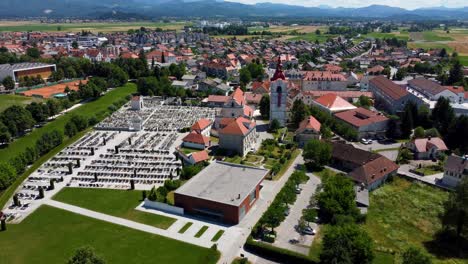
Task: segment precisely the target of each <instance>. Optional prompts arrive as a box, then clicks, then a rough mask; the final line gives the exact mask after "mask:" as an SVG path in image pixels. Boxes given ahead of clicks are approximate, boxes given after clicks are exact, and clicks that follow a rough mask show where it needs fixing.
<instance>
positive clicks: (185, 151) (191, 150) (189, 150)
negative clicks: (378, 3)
mask: <svg viewBox="0 0 468 264" xmlns="http://www.w3.org/2000/svg"><path fill="white" fill-rule="evenodd" d="M180 150H181V151H182V152H183V153H184V154H186V155H187V154H190V153H192V152H199V151H202V150H201V149H193V148H187V147H182V148H180Z"/></svg>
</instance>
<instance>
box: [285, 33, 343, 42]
mask: <svg viewBox="0 0 468 264" xmlns="http://www.w3.org/2000/svg"><path fill="white" fill-rule="evenodd" d="M334 37H336V36H335V35H328V34H322V35H317V34H315V33H306V34H304V35H298V36H295V37H292V38H290V39H288V40H305V41H310V42H315V41H316V40H318V41H319V42H320V43H325V42H326V41H327V39H329V38H334Z"/></svg>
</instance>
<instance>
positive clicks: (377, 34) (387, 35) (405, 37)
mask: <svg viewBox="0 0 468 264" xmlns="http://www.w3.org/2000/svg"><path fill="white" fill-rule="evenodd" d="M363 37H372V38H380V39H384V38H387V39H388V38H397V39H401V40H408V39H409V36H408V34H407V33H400V32H394V33H380V32H371V33H369V34H366V35H363Z"/></svg>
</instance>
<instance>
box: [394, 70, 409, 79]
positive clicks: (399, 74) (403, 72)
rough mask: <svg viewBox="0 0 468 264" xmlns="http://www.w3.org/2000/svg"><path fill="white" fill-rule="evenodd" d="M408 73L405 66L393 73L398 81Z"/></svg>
mask: <svg viewBox="0 0 468 264" xmlns="http://www.w3.org/2000/svg"><path fill="white" fill-rule="evenodd" d="M407 75H408V70H407V69H406V68H400V69H398V71H397V72H396V74H395V79H396V80H398V81H401V80H403V79H404V78H405V77H406V76H407Z"/></svg>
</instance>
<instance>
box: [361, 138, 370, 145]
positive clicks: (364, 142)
mask: <svg viewBox="0 0 468 264" xmlns="http://www.w3.org/2000/svg"><path fill="white" fill-rule="evenodd" d="M361 143H362V144H364V145H369V144H370V142H369V140H367V139H365V138H363V139H361Z"/></svg>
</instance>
